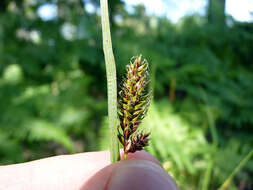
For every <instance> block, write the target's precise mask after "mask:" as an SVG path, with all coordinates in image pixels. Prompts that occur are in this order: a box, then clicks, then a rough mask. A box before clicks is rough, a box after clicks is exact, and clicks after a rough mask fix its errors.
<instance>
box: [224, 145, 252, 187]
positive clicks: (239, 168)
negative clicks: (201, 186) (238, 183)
mask: <svg viewBox="0 0 253 190" xmlns="http://www.w3.org/2000/svg"><path fill="white" fill-rule="evenodd" d="M252 156H253V149H252V150H251V151H250V152H249V153H248V154H247V156H246V157H245V158H244V159H243V160H242V161H241V162H240V163H239V164H238V166H237V167H236V168H235V169H234V171H233V172H232V173H231V174H230V176H229V177H228V178H227V179H226V181H225V182H224V183H223V184H222V185H221V187H220V188H219V190H225V189H227V188H228V187H229V185H230V183H231V181H232V180H233V178H234V177H235V175H236V174H237V173H238V172H239V171H240V170H241V169H242V167H243V166H244V165H245V164H246V163H247V162H248V161H249V160H250V158H251V157H252Z"/></svg>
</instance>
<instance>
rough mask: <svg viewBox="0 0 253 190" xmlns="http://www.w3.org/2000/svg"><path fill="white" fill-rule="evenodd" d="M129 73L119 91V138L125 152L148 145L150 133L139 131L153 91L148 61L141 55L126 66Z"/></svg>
mask: <svg viewBox="0 0 253 190" xmlns="http://www.w3.org/2000/svg"><path fill="white" fill-rule="evenodd" d="M126 70H127V74H126V78H125V79H124V80H123V84H122V88H121V91H120V92H119V97H120V98H119V104H118V107H119V112H118V115H119V119H120V129H119V134H118V138H119V141H120V143H121V144H122V145H123V147H124V153H125V154H127V153H129V152H135V151H138V150H142V149H143V147H145V146H147V145H148V141H149V140H150V139H149V138H148V137H149V135H150V133H143V132H139V130H138V129H139V126H140V124H141V121H142V119H143V118H144V117H145V116H146V113H147V110H148V107H149V104H150V101H151V93H150V92H147V91H146V88H147V84H148V63H147V61H146V60H145V59H144V60H142V57H141V56H136V57H133V58H132V59H131V60H130V63H129V65H127V66H126Z"/></svg>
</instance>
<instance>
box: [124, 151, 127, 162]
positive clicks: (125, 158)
mask: <svg viewBox="0 0 253 190" xmlns="http://www.w3.org/2000/svg"><path fill="white" fill-rule="evenodd" d="M124 160H127V153H125V152H124Z"/></svg>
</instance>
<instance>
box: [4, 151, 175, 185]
mask: <svg viewBox="0 0 253 190" xmlns="http://www.w3.org/2000/svg"><path fill="white" fill-rule="evenodd" d="M128 189H129V190H137V189H145V190H156V189H159V190H177V189H178V188H177V185H176V183H175V182H174V180H173V179H172V178H171V177H170V176H169V175H168V173H167V172H166V171H165V170H164V169H163V168H162V166H161V165H160V163H159V162H158V161H157V160H156V159H155V158H154V157H153V156H152V155H150V154H149V153H147V152H145V151H140V152H136V153H134V154H129V155H128V160H124V161H119V162H117V163H115V164H110V154H109V152H108V151H102V152H88V153H80V154H73V155H62V156H55V157H50V158H45V159H41V160H36V161H32V162H27V163H22V164H14V165H7V166H0V190H128Z"/></svg>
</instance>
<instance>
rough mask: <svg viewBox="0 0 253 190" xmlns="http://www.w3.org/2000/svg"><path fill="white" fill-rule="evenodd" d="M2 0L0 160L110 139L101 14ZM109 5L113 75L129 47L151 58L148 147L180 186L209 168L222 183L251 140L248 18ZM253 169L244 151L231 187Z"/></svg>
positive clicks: (196, 182) (211, 181) (74, 6)
mask: <svg viewBox="0 0 253 190" xmlns="http://www.w3.org/2000/svg"><path fill="white" fill-rule="evenodd" d="M4 2H6V3H3V4H1V3H0V26H1V27H0V99H1V101H0V113H1V114H0V163H1V164H8V163H17V162H24V161H29V160H34V159H38V158H42V157H47V156H52V155H57V154H63V153H71V152H82V151H91V150H98V149H108V146H107V143H108V140H107V139H109V138H106V136H107V135H106V134H107V133H108V129H107V126H108V125H107V124H106V118H105V116H106V114H107V104H106V78H105V65H104V60H103V52H102V34H101V25H100V22H99V20H100V18H99V15H98V14H97V13H96V12H94V13H89V12H87V11H86V9H85V8H84V7H85V6H84V5H85V4H86V3H87V2H86V1H66V2H65V3H64V4H62V5H61V6H60V7H59V10H61V11H59V14H58V15H56V17H55V18H53V19H51V20H48V21H46V20H42V19H41V18H40V17H39V16H38V12H37V11H38V8H40V6H42V5H44V4H45V3H46V2H47V3H54V2H53V1H51V0H48V1H36V2H34V3H30V1H11V0H10V1H4ZM90 2H91V3H93V4H94V6H95V7H97V6H98V1H97V0H92V1H90ZM56 6H57V5H56ZM110 10H111V12H110V13H111V14H110V17H111V19H112V20H111V21H112V43H113V47H114V53H115V59H116V66H117V71H118V72H117V73H118V76H117V78H118V83H119V84H120V79H121V78H122V75H123V73H124V72H125V66H126V64H127V63H128V62H129V59H130V58H131V57H132V56H133V55H137V54H140V53H141V54H143V56H144V57H146V58H147V60H149V63H150V73H151V74H150V78H151V87H152V88H153V95H154V102H153V103H152V104H151V109H150V111H149V113H148V118H147V119H146V121H145V122H144V123H143V125H146V126H148V127H150V128H152V134H151V136H152V140H151V146H150V148H148V151H150V152H151V153H152V154H153V155H154V156H156V157H157V158H158V159H159V160H160V161H161V162H162V163H163V165H164V167H165V168H166V169H167V170H168V171H169V172H170V173H171V174H172V175H173V176H174V177H175V179H176V180H177V182H178V183H179V186H180V187H181V188H182V189H201V188H202V187H203V186H204V185H203V180H204V179H205V183H206V184H207V186H208V187H207V189H217V188H218V187H219V186H220V185H221V184H222V183H223V182H224V180H225V179H226V178H227V177H228V176H229V175H230V174H231V172H232V171H233V169H234V168H235V167H236V166H237V164H238V163H239V162H240V161H241V160H242V158H243V157H244V156H245V155H246V154H247V153H248V152H249V150H250V149H251V147H253V136H252V126H253V117H252V115H253V100H252V96H253V88H252V81H253V72H252V71H253V66H252V64H251V63H252V59H253V57H252V56H253V54H252V52H253V35H252V34H253V25H252V23H238V22H236V21H234V20H232V19H231V18H226V19H227V23H228V24H227V26H226V25H224V24H222V25H220V24H218V25H216V24H215V22H213V23H209V22H208V19H207V18H206V17H201V16H198V15H192V16H187V17H185V18H183V19H181V20H180V22H179V23H177V24H172V23H171V22H170V21H169V20H167V19H166V18H162V17H155V16H152V17H151V16H148V15H147V14H146V13H145V9H144V8H143V7H141V6H139V7H136V8H135V9H134V10H133V12H132V13H128V12H127V11H126V8H125V6H124V3H122V1H120V0H118V1H111V4H110ZM60 13H61V14H60ZM66 31H71V32H66ZM211 129H212V130H213V129H215V130H214V131H215V132H212V130H211ZM214 133H215V135H214ZM214 136H217V142H215V141H214V138H213V137H214ZM207 169H208V171H210V173H208V172H207ZM207 174H208V175H207ZM209 174H210V175H209ZM252 175H253V164H252V160H250V161H249V162H248V163H247V164H246V166H245V167H244V168H243V169H242V170H241V171H240V172H239V173H238V174H237V175H236V176H235V178H234V180H233V182H232V184H231V186H230V188H231V189H237V188H238V187H239V185H240V184H241V185H242V184H245V189H246V188H248V189H250V188H251V187H252V182H251V181H250V179H252Z"/></svg>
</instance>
